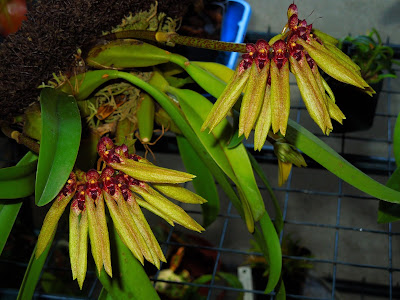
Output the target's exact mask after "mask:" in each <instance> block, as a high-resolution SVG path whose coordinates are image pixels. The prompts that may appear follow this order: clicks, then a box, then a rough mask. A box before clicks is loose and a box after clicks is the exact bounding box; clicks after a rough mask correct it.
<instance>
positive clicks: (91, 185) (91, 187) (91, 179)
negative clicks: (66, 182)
mask: <svg viewBox="0 0 400 300" xmlns="http://www.w3.org/2000/svg"><path fill="white" fill-rule="evenodd" d="M99 178H100V174H99V173H98V172H97V171H96V170H94V169H91V170H89V171H87V173H86V193H88V195H89V196H90V197H91V198H92V199H93V200H96V199H97V197H98V196H99V195H101V189H100V185H99V181H98V180H99Z"/></svg>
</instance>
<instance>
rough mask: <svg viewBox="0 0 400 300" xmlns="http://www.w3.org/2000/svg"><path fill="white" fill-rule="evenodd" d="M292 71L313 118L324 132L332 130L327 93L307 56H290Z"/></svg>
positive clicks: (327, 132)
mask: <svg viewBox="0 0 400 300" xmlns="http://www.w3.org/2000/svg"><path fill="white" fill-rule="evenodd" d="M289 60H290V65H291V68H292V69H291V70H292V73H293V74H294V75H295V77H296V81H297V85H298V87H299V90H300V93H301V97H302V98H303V101H304V103H305V105H306V107H307V110H308V113H309V114H310V116H311V118H312V119H313V120H314V121H315V123H317V124H318V126H319V127H320V128H321V130H322V131H323V132H324V134H329V132H331V131H332V128H333V127H332V122H331V118H330V116H329V113H328V109H327V107H326V99H325V95H324V94H322V92H321V90H320V88H319V86H318V83H317V81H316V80H315V78H314V75H313V73H312V71H311V69H310V66H309V65H308V63H307V61H306V59H305V57H302V58H301V60H300V61H297V60H296V59H295V58H293V57H292V56H290V57H289Z"/></svg>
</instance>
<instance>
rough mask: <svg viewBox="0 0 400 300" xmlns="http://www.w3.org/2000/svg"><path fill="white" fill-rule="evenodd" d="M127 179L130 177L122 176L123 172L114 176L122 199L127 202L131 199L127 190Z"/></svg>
mask: <svg viewBox="0 0 400 300" xmlns="http://www.w3.org/2000/svg"><path fill="white" fill-rule="evenodd" d="M129 178H130V176H128V175H127V174H124V173H123V172H121V173H119V174H118V175H117V176H115V179H116V181H117V184H118V187H119V189H120V190H121V193H122V196H123V197H124V199H125V201H129V200H130V199H131V198H132V195H131V193H130V190H129Z"/></svg>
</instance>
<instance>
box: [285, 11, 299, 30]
mask: <svg viewBox="0 0 400 300" xmlns="http://www.w3.org/2000/svg"><path fill="white" fill-rule="evenodd" d="M288 24H289V28H290V30H297V26H298V24H299V17H298V16H297V14H293V15H292V16H291V17H290V18H289V21H288Z"/></svg>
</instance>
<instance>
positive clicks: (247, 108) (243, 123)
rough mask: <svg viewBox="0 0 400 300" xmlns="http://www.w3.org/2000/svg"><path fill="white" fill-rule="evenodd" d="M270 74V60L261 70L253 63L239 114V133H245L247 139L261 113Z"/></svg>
mask: <svg viewBox="0 0 400 300" xmlns="http://www.w3.org/2000/svg"><path fill="white" fill-rule="evenodd" d="M268 74H269V62H268V63H267V64H266V65H265V66H264V67H263V68H262V69H261V70H260V71H259V69H258V67H257V64H256V63H255V62H254V63H253V64H252V65H251V71H250V78H249V80H248V83H247V86H246V90H245V93H244V96H243V100H242V105H241V107H240V116H239V133H238V135H239V136H241V135H242V134H244V136H245V137H246V139H247V138H248V137H249V135H250V132H251V130H252V129H253V127H254V124H255V122H256V120H257V117H258V115H259V114H260V111H261V106H262V103H263V99H264V93H265V86H266V84H267V78H268Z"/></svg>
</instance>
